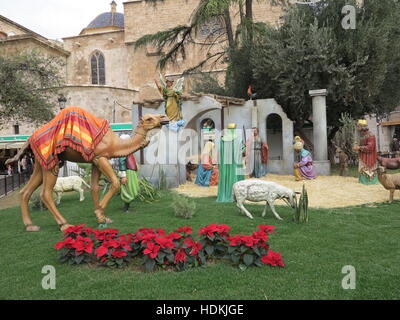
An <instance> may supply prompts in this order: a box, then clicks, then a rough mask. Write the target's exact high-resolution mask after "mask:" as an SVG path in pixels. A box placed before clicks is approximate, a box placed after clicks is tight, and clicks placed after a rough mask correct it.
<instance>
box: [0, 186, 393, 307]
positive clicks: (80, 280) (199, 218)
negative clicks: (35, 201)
mask: <svg viewBox="0 0 400 320" xmlns="http://www.w3.org/2000/svg"><path fill="white" fill-rule="evenodd" d="M349 196H351V195H349ZM169 198H170V195H169V194H168V193H167V194H165V195H164V196H163V197H162V199H161V200H160V201H159V202H156V203H153V204H146V203H136V204H135V210H136V211H137V213H136V214H131V215H126V214H123V213H122V212H121V211H120V207H121V202H120V200H119V199H118V197H115V198H114V199H113V200H112V201H111V203H110V205H109V208H108V209H109V210H108V212H109V215H110V216H111V217H112V218H113V219H114V224H113V227H115V228H119V229H120V230H121V232H123V233H126V232H134V231H136V230H137V229H138V228H139V227H159V228H165V229H167V231H172V230H175V229H176V228H177V227H179V226H182V225H189V226H192V227H193V228H194V229H195V230H196V232H197V230H198V229H199V227H202V226H205V225H208V224H211V223H218V224H221V223H224V224H228V225H230V226H232V229H233V230H232V233H250V232H252V231H254V230H255V229H256V227H257V225H259V224H273V225H275V226H276V229H277V233H276V234H274V235H272V236H271V237H270V240H269V243H270V245H271V248H272V249H273V250H274V251H279V252H281V253H282V256H283V259H284V261H285V263H286V267H285V268H272V267H269V266H265V267H262V268H252V269H248V270H246V271H240V270H239V269H236V268H235V267H233V266H231V265H227V264H224V263H222V262H221V263H214V264H210V265H207V266H205V267H204V268H198V269H195V270H189V271H185V272H181V273H178V272H171V271H161V272H157V273H152V274H148V273H140V272H135V271H133V270H130V269H123V270H110V269H105V268H90V267H88V266H69V265H62V264H60V263H59V262H58V260H57V256H58V252H57V251H56V250H54V249H53V248H52V247H53V245H54V244H55V243H56V242H57V241H59V240H61V239H62V238H63V237H62V234H61V233H60V232H59V231H58V230H57V227H56V225H55V222H54V221H53V219H52V217H51V215H50V213H49V212H48V211H44V212H40V211H34V212H32V216H33V219H34V222H35V223H37V224H38V225H40V226H41V227H42V230H41V231H40V232H39V233H27V232H24V230H23V227H22V222H21V217H20V210H19V208H12V209H7V210H3V211H0V243H1V245H0V274H1V278H0V299H96V300H98V299H399V298H400V285H399V279H400V263H399V262H400V260H399V257H400V246H399V239H400V203H399V202H396V203H395V204H392V205H389V204H381V205H377V206H376V207H371V206H370V207H357V208H346V209H333V210H311V212H310V222H309V223H308V224H304V225H298V224H295V223H294V222H292V221H291V218H292V211H291V210H290V209H289V208H286V207H278V212H279V213H280V214H281V216H282V217H283V218H284V219H285V220H284V221H277V220H275V219H274V218H273V217H272V216H271V214H269V215H267V217H266V218H261V217H260V216H261V211H262V207H260V206H257V205H252V206H248V208H249V209H250V211H251V212H254V213H255V216H256V218H255V219H254V221H253V220H250V219H248V218H246V217H244V216H242V215H240V214H239V212H238V210H237V209H236V207H235V205H234V204H217V203H216V202H215V199H213V198H203V199H196V202H197V207H198V209H197V212H196V216H195V217H194V218H193V219H191V220H182V219H180V218H176V217H175V216H174V214H173V211H172V209H171V208H170V207H169ZM60 210H61V211H62V213H63V214H64V216H65V217H67V219H68V220H69V222H70V223H72V224H82V223H86V224H87V225H88V226H89V227H96V223H95V218H94V216H93V214H92V210H93V208H92V203H91V201H90V197H89V196H88V197H87V199H86V200H85V202H84V203H79V201H78V195H76V194H74V195H70V196H65V197H64V198H63V200H62V203H61V206H60ZM44 265H53V266H55V268H56V272H57V289H56V290H43V289H42V287H41V280H42V277H43V276H44V275H43V274H42V273H41V270H42V267H43V266H44ZM345 265H352V266H354V267H355V268H356V272H357V274H356V281H357V282H356V285H357V287H356V289H355V290H344V289H342V287H341V282H342V278H343V277H344V276H345V275H344V274H342V273H341V270H342V267H343V266H345Z"/></svg>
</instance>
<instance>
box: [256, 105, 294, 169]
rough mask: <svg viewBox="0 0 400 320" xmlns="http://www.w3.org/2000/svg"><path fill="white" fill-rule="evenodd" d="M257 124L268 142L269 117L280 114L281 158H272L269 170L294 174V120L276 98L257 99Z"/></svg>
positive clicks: (269, 162)
mask: <svg viewBox="0 0 400 320" xmlns="http://www.w3.org/2000/svg"><path fill="white" fill-rule="evenodd" d="M255 108H256V110H257V124H258V128H259V131H260V135H261V137H262V138H263V139H265V140H266V141H267V143H268V135H267V119H268V117H269V116H270V115H273V114H274V116H273V117H277V116H279V117H280V119H281V121H282V124H281V128H282V129H281V132H282V133H281V135H282V138H281V159H270V160H269V161H268V172H271V173H277V174H293V163H294V151H293V122H292V121H291V120H290V119H289V118H288V117H287V115H286V113H285V112H284V111H283V109H282V108H281V106H280V105H278V104H277V102H276V101H275V99H265V100H257V106H256V107H255Z"/></svg>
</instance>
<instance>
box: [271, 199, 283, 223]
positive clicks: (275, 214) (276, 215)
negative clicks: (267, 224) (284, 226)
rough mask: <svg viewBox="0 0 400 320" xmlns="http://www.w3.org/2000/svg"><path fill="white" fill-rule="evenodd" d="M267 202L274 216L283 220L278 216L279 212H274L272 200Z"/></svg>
mask: <svg viewBox="0 0 400 320" xmlns="http://www.w3.org/2000/svg"><path fill="white" fill-rule="evenodd" d="M268 204H269V207H270V208H271V210H272V213H273V214H274V216H275V217H276V218H277V219H278V220H283V219H282V218H281V217H280V216H279V214H278V213H277V212H276V210H275V206H274V202H273V201H268Z"/></svg>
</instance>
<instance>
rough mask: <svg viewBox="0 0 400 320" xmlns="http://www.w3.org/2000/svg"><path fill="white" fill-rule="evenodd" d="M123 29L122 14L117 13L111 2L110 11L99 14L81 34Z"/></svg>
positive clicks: (114, 4)
mask: <svg viewBox="0 0 400 320" xmlns="http://www.w3.org/2000/svg"><path fill="white" fill-rule="evenodd" d="M123 28H124V14H123V13H120V12H117V4H116V3H115V1H113V2H111V11H110V12H104V13H102V14H99V15H98V16H97V17H96V18H95V19H94V20H93V21H92V22H91V23H89V25H88V26H87V27H86V28H85V29H83V30H82V32H81V34H91V33H99V32H104V31H111V30H120V29H123Z"/></svg>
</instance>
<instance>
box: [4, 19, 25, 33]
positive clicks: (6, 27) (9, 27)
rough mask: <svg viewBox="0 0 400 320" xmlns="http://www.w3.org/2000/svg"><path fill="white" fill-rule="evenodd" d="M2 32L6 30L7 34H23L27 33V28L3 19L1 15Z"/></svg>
mask: <svg viewBox="0 0 400 320" xmlns="http://www.w3.org/2000/svg"><path fill="white" fill-rule="evenodd" d="M0 32H4V33H5V34H7V35H10V33H11V34H13V35H22V34H26V33H27V31H26V30H24V29H22V28H20V27H18V26H17V25H15V24H12V23H10V22H8V21H6V20H4V19H2V18H1V17H0Z"/></svg>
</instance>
